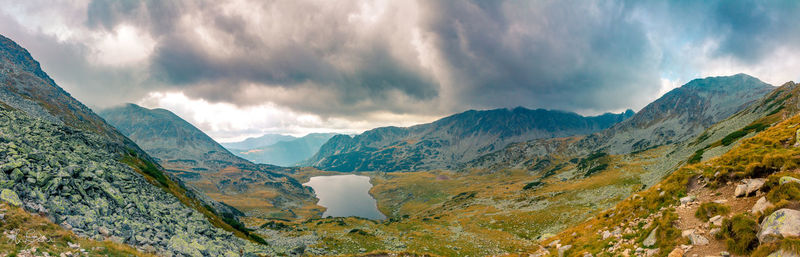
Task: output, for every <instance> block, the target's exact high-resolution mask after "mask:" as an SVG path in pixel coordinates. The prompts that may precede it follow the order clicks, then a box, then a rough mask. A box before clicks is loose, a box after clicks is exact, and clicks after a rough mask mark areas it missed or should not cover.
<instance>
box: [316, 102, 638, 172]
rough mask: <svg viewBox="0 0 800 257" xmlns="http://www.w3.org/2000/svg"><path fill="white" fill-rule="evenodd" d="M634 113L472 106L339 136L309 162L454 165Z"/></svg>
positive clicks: (365, 166) (330, 166)
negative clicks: (400, 125) (405, 125)
mask: <svg viewBox="0 0 800 257" xmlns="http://www.w3.org/2000/svg"><path fill="white" fill-rule="evenodd" d="M632 114H633V112H632V111H628V112H625V113H622V114H604V115H600V116H595V117H583V116H580V115H578V114H575V113H569V112H562V111H550V110H543V109H537V110H529V109H525V108H521V107H520V108H515V109H513V110H509V109H496V110H488V111H467V112H463V113H459V114H456V115H452V116H449V117H446V118H443V119H440V120H437V121H435V122H433V123H429V124H422V125H417V126H413V127H408V128H398V127H384V128H377V129H373V130H370V131H366V132H364V133H363V134H361V135H358V136H355V137H352V138H351V137H349V136H344V135H340V136H336V137H334V138H332V139H331V140H329V141H328V142H327V143H326V144H325V145H323V146H322V148H321V149H320V151H319V153H317V154H316V155H315V156H314V157H312V158H311V159H310V160H308V161H307V162H306V163H305V164H308V165H313V166H315V167H319V168H321V169H327V170H335V171H370V170H378V171H412V170H430V169H451V168H454V167H456V166H457V165H458V164H459V163H463V162H466V161H469V160H472V159H474V158H476V157H478V156H480V155H483V154H486V153H490V152H493V151H496V150H499V149H502V148H504V147H505V146H507V145H508V144H510V143H513V142H522V141H527V140H531V139H537V138H553V137H565V136H572V135H580V134H588V133H592V132H596V131H600V130H602V129H605V128H608V127H610V126H612V125H614V124H616V123H618V122H621V121H623V120H625V119H626V118H628V117H630V116H631V115H632Z"/></svg>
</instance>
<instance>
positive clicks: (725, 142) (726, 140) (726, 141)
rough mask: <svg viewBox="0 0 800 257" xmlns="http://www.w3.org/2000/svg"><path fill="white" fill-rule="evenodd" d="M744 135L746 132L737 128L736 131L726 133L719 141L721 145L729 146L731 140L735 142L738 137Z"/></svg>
mask: <svg viewBox="0 0 800 257" xmlns="http://www.w3.org/2000/svg"><path fill="white" fill-rule="evenodd" d="M745 135H747V132H745V131H742V130H737V131H734V132H731V133H730V134H728V135H727V136H725V137H724V138H722V141H721V142H720V143H722V145H724V146H729V145H730V144H732V143H733V142H736V140H737V139H739V138H741V137H743V136H745Z"/></svg>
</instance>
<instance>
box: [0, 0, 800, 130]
mask: <svg viewBox="0 0 800 257" xmlns="http://www.w3.org/2000/svg"><path fill="white" fill-rule="evenodd" d="M3 2H5V3H3V5H4V8H3V9H2V10H0V34H3V35H5V36H8V37H10V38H12V39H14V40H16V41H17V42H18V43H20V44H21V45H23V46H24V47H26V48H28V49H29V50H30V51H31V53H32V54H33V55H34V57H35V58H37V59H38V60H40V61H41V62H42V65H43V67H44V68H45V71H46V72H48V73H50V75H51V76H52V77H54V79H55V80H56V81H57V82H58V83H59V84H60V85H61V86H62V87H64V88H65V89H66V90H67V91H69V92H71V93H72V94H73V95H74V96H76V97H77V98H78V99H79V100H82V101H84V102H85V103H87V104H88V105H90V106H92V107H95V108H103V107H107V106H112V105H117V104H120V103H123V102H135V103H139V104H142V105H145V106H147V107H164V108H167V109H170V110H172V111H174V112H176V113H178V114H179V115H181V116H182V117H184V118H186V119H187V120H189V121H190V122H192V123H194V124H195V125H197V126H198V127H200V128H201V129H203V130H205V131H206V132H208V133H209V134H210V135H211V136H212V137H215V138H217V139H221V140H232V139H237V138H241V137H243V136H252V135H258V134H261V133H266V132H273V133H292V134H303V133H308V132H317V131H338V132H359V131H362V130H364V129H367V128H371V127H375V126H382V125H410V124H414V123H418V122H427V121H431V120H433V119H436V118H438V117H441V116H443V115H447V114H451V113H454V112H460V111H464V110H467V109H476V108H477V109H486V108H501V107H515V106H525V107H529V108H548V109H562V110H568V111H575V112H579V113H582V114H597V113H602V112H607V111H614V112H618V111H622V110H624V109H628V108H632V109H635V110H638V109H639V108H641V107H643V106H644V105H645V104H647V103H649V102H650V101H652V100H653V99H655V98H657V97H659V96H660V95H661V94H663V93H665V92H666V91H668V90H669V89H671V88H674V87H676V86H679V85H680V84H683V83H685V82H687V81H689V80H691V79H693V78H696V77H704V76H712V75H731V74H735V73H740V72H743V73H748V74H751V75H753V76H756V77H759V78H761V79H762V80H764V81H766V82H769V83H772V84H781V83H783V82H786V81H789V80H797V79H798V78H800V74H799V73H798V71H800V43H798V42H800V25H798V24H800V23H797V22H796V20H797V19H796V13H798V11H800V4H798V2H796V1H783V2H782V1H772V2H763V1H678V2H644V3H641V2H639V1H366V0H363V1H361V0H351V1H305V0H293V1H250V0H239V1H155V0H153V1H133V0H128V1H112V0H98V1H61V2H52V1H3Z"/></svg>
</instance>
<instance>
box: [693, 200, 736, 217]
mask: <svg viewBox="0 0 800 257" xmlns="http://www.w3.org/2000/svg"><path fill="white" fill-rule="evenodd" d="M730 211H731V208H729V207H728V206H725V205H722V204H718V203H714V202H710V203H703V204H701V205H700V207H699V208H697V211H696V212H695V213H694V216H695V217H697V218H698V219H700V220H702V221H708V219H710V218H712V217H714V216H717V215H725V214H728V213H729V212H730Z"/></svg>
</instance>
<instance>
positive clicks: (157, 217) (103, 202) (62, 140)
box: [0, 110, 269, 256]
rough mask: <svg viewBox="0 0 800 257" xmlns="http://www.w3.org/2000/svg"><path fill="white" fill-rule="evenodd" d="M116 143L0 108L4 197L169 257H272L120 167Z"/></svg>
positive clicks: (85, 232)
mask: <svg viewBox="0 0 800 257" xmlns="http://www.w3.org/2000/svg"><path fill="white" fill-rule="evenodd" d="M110 144H113V143H112V142H108V141H107V140H104V138H103V137H101V136H98V135H96V134H94V133H88V132H84V131H80V130H75V129H72V128H69V127H66V126H64V125H58V124H53V123H50V122H48V121H45V120H42V119H34V118H30V117H28V115H26V114H24V113H22V112H18V111H9V110H0V163H6V164H7V163H12V164H14V165H13V166H15V167H14V168H13V169H7V170H5V171H4V172H0V182H3V183H0V185H2V186H3V188H2V193H0V198H3V199H11V200H10V201H9V200H6V201H9V202H11V203H12V204H13V202H15V201H19V203H21V204H22V205H23V206H24V207H25V208H26V209H27V210H30V211H34V212H37V213H41V214H43V215H46V216H49V217H52V219H53V221H54V223H57V224H61V225H62V226H64V227H65V228H68V229H71V230H72V231H74V232H75V233H76V234H78V235H80V236H85V237H89V238H92V239H97V240H106V239H107V240H112V241H118V242H124V243H126V244H130V245H134V246H137V247H138V248H140V249H143V250H146V249H152V250H155V251H157V252H158V253H161V254H163V255H189V256H209V255H211V256H221V255H229V254H233V255H238V254H239V253H240V251H246V252H262V253H269V252H268V251H267V249H265V248H261V247H258V246H256V245H254V244H251V243H249V242H247V241H245V240H243V239H240V238H237V237H234V236H233V235H232V234H231V233H229V232H226V231H224V230H222V229H219V228H216V227H214V226H213V225H212V224H211V223H210V222H209V221H208V220H207V219H206V217H204V216H203V215H202V214H200V213H198V212H196V211H195V210H193V209H191V208H188V207H186V206H185V205H183V204H182V203H181V202H180V201H178V199H176V198H175V197H173V196H172V195H169V194H166V193H165V192H164V191H163V190H162V189H161V188H159V187H157V186H156V185H154V184H152V183H151V182H148V180H147V179H146V178H145V177H144V176H143V175H141V174H139V173H137V172H136V171H134V170H132V169H131V167H130V166H128V165H126V164H123V163H121V162H119V161H117V160H118V156H117V154H116V153H114V152H111V151H109V150H107V149H113V147H112V146H109V145H110ZM15 195H19V199H16V200H14V199H13V198H14V197H13V196H15Z"/></svg>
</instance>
